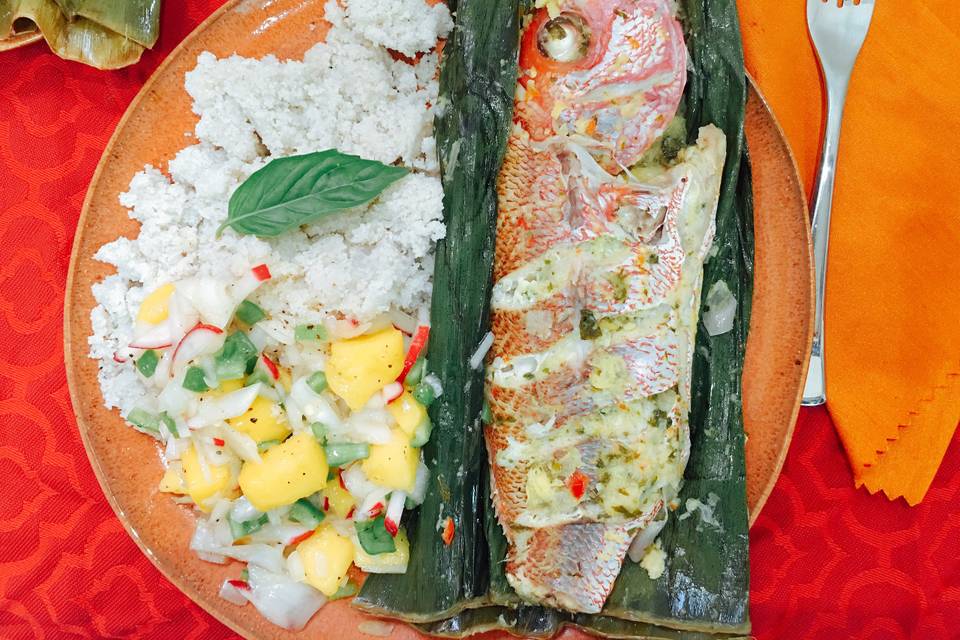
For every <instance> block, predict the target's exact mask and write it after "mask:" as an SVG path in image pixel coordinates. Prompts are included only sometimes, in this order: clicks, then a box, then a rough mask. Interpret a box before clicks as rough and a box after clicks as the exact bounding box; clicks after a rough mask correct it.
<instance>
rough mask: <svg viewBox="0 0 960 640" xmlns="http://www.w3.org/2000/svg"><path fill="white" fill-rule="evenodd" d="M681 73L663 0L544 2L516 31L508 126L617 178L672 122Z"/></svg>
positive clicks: (674, 25)
mask: <svg viewBox="0 0 960 640" xmlns="http://www.w3.org/2000/svg"><path fill="white" fill-rule="evenodd" d="M686 67H687V49H686V46H685V44H684V41H683V30H682V28H681V26H680V23H679V22H678V21H677V19H676V17H675V16H674V13H673V2H672V1H671V0H548V6H547V7H542V8H540V9H537V10H535V11H534V13H533V14H532V19H531V20H530V22H529V24H528V25H527V26H526V27H525V29H524V32H523V40H522V43H521V49H520V89H519V90H518V91H517V96H516V102H515V107H516V112H515V113H516V115H515V118H516V120H517V123H518V124H519V125H520V126H521V127H522V128H523V129H525V130H526V131H527V133H528V134H529V135H530V136H531V138H533V139H534V140H538V141H543V140H549V139H552V138H557V137H559V138H560V139H561V142H562V141H563V139H567V140H569V141H571V142H575V143H576V144H579V145H581V146H583V147H585V148H587V149H588V150H590V152H591V154H592V155H593V156H594V157H595V158H596V159H597V161H598V162H599V163H600V164H601V165H602V166H604V168H606V169H607V170H608V171H611V172H613V173H619V171H620V169H621V168H623V167H628V166H630V165H632V164H634V163H636V161H637V160H639V159H640V157H641V156H642V155H643V153H644V152H645V151H646V150H647V149H648V148H649V147H650V145H651V144H652V143H653V142H654V140H656V139H657V138H658V137H659V136H660V135H661V134H662V133H663V132H664V130H665V129H666V128H667V126H668V125H669V124H670V121H671V120H672V119H673V117H674V116H675V115H676V112H677V108H678V107H679V105H680V100H681V97H682V95H683V89H684V85H685V83H686Z"/></svg>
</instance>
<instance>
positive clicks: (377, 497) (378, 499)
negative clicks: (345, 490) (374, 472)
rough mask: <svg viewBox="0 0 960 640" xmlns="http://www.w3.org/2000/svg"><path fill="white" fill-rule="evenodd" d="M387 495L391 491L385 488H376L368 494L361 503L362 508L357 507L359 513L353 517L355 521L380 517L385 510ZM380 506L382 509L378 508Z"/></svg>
mask: <svg viewBox="0 0 960 640" xmlns="http://www.w3.org/2000/svg"><path fill="white" fill-rule="evenodd" d="M344 481H346V479H344ZM350 493H353V492H352V491H351V492H350ZM387 493H389V489H384V488H383V487H376V488H375V489H374V490H373V491H371V492H370V493H368V494H367V496H366V497H365V498H364V499H363V501H362V502H361V503H360V506H359V507H357V512H356V513H355V514H354V515H353V519H354V520H356V521H357V522H362V521H364V520H370V519H371V518H374V517H376V516H377V515H380V511H382V510H383V503H384V502H385V501H386V499H387ZM378 504H379V505H380V507H379V508H376V507H377V505H378Z"/></svg>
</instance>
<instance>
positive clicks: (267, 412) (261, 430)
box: [224, 383, 290, 443]
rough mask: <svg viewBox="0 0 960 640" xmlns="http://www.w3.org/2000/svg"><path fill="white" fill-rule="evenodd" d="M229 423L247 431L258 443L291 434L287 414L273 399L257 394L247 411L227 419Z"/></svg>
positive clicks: (239, 429)
mask: <svg viewBox="0 0 960 640" xmlns="http://www.w3.org/2000/svg"><path fill="white" fill-rule="evenodd" d="M224 384H225V383H224ZM227 424H229V425H230V426H231V427H233V428H234V429H236V430H237V431H239V432H240V433H245V434H247V435H248V436H250V437H251V438H253V439H254V440H256V441H257V443H260V442H266V441H267V440H283V439H284V438H286V437H287V436H288V435H290V427H289V426H288V425H287V416H286V414H285V413H284V412H283V409H281V408H280V405H278V404H277V403H276V402H274V401H273V400H270V399H268V398H264V397H263V396H257V397H256V399H255V400H254V401H253V404H251V405H250V408H249V409H247V410H246V412H245V413H242V414H240V415H239V416H237V417H236V418H229V419H227Z"/></svg>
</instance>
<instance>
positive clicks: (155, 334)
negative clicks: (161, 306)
mask: <svg viewBox="0 0 960 640" xmlns="http://www.w3.org/2000/svg"><path fill="white" fill-rule="evenodd" d="M172 344H173V338H172V335H171V332H170V323H169V322H161V323H160V324H157V325H152V326H151V325H147V327H145V330H144V332H143V333H141V334H140V335H138V336H137V337H136V338H134V340H133V342H131V343H130V348H131V349H166V348H167V347H169V346H170V345H172Z"/></svg>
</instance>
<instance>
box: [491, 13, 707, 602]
mask: <svg viewBox="0 0 960 640" xmlns="http://www.w3.org/2000/svg"><path fill="white" fill-rule="evenodd" d="M548 5H549V6H548V7H545V8H542V9H539V10H537V11H535V12H534V13H533V15H532V20H531V21H530V22H529V24H528V25H527V26H526V27H525V29H524V33H523V40H522V44H521V53H520V80H519V82H518V86H517V90H516V98H515V115H514V126H513V130H512V132H511V135H510V138H509V141H508V144H507V152H506V156H505V159H504V163H503V167H502V169H501V173H500V176H499V181H498V198H499V214H498V219H497V245H496V254H495V258H494V280H495V284H494V288H493V293H492V298H491V322H492V331H493V334H494V342H493V346H492V347H491V351H490V355H489V356H488V365H487V371H486V381H487V383H486V394H487V402H488V404H489V407H490V410H491V418H490V421H489V423H488V424H487V425H486V427H485V436H486V442H487V449H488V453H489V458H490V467H491V474H492V486H493V501H494V506H495V508H496V512H497V517H498V520H499V522H500V524H501V526H502V528H503V530H504V533H505V535H506V538H507V541H508V543H509V553H508V556H507V566H506V572H507V577H508V579H509V581H510V584H511V585H512V586H513V587H514V589H515V590H516V591H517V593H518V594H519V595H520V596H521V597H522V598H524V599H526V600H528V601H532V602H539V603H542V604H545V605H549V606H554V607H560V608H563V609H568V610H571V611H581V612H588V613H595V612H598V611H600V610H601V608H602V607H603V604H604V602H605V601H606V598H607V596H608V595H609V593H610V590H611V589H612V588H613V583H614V581H615V580H616V577H617V575H618V574H619V572H620V568H621V565H622V563H623V560H624V555H625V554H626V552H627V549H628V547H629V546H630V543H631V541H632V540H633V539H634V537H635V536H637V534H638V532H640V531H642V530H643V529H644V527H645V526H646V525H648V524H649V523H651V522H652V521H653V519H654V518H655V517H656V516H657V515H658V514H659V513H660V511H661V510H663V509H666V508H668V507H669V506H670V505H671V503H673V501H674V500H675V499H676V496H677V495H678V493H679V490H680V485H681V482H682V477H683V470H684V467H685V466H686V463H687V458H688V454H689V425H688V420H689V416H688V413H689V406H690V384H691V369H692V361H693V346H694V341H695V338H696V329H697V319H698V313H699V308H700V285H701V281H702V275H703V263H704V260H705V259H706V257H707V255H708V252H709V250H710V246H711V242H712V240H713V232H714V215H715V211H716V205H717V199H718V196H719V190H720V174H721V171H722V168H723V164H724V158H725V153H726V138H725V136H724V135H723V133H722V132H721V131H720V130H719V129H717V128H715V127H705V128H703V129H701V130H700V132H699V138H698V140H697V141H696V143H695V144H694V145H692V146H688V147H685V148H678V149H677V150H675V153H674V154H670V157H668V158H657V159H656V160H655V161H647V160H644V161H643V162H641V160H642V159H645V158H646V157H647V156H645V153H647V151H648V149H650V148H651V146H652V145H654V144H655V143H658V144H661V147H662V148H666V147H665V145H663V144H662V142H661V141H662V140H663V139H664V138H663V137H662V136H664V134H665V132H668V127H671V129H673V128H676V127H675V126H673V125H671V123H672V122H673V121H674V118H675V116H676V113H677V109H678V107H679V104H680V101H681V98H682V95H683V89H684V84H685V82H686V61H687V60H686V55H687V52H686V48H685V45H684V42H683V33H682V30H681V27H680V24H679V23H678V22H677V20H676V17H675V16H674V15H673V13H672V7H673V3H672V2H671V1H670V0H560V1H559V2H548ZM680 125H681V128H682V122H681V123H680ZM683 135H685V131H684V132H683ZM647 155H648V156H649V154H647ZM638 163H640V164H639V165H638V166H637V167H636V168H633V169H631V170H629V171H628V170H627V167H634V165H637V164H638ZM658 520H659V519H658Z"/></svg>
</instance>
